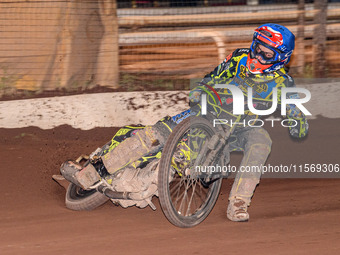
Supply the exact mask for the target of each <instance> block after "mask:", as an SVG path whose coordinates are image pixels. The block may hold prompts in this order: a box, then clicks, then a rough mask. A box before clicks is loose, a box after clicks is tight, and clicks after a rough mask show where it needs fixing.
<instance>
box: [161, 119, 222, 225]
mask: <svg viewBox="0 0 340 255" xmlns="http://www.w3.org/2000/svg"><path fill="white" fill-rule="evenodd" d="M214 134H215V130H214V128H213V127H212V126H211V124H210V123H209V121H207V120H206V119H204V118H202V117H190V118H187V119H185V120H183V121H182V122H181V123H180V124H178V125H177V126H176V128H175V129H174V130H173V132H172V133H171V135H170V136H169V138H168V140H167V142H166V144H165V146H164V149H163V151H162V158H161V161H160V166H159V174H158V192H159V200H160V204H161V207H162V210H163V212H164V214H165V216H166V218H167V219H168V220H169V221H170V222H171V223H172V224H174V225H175V226H178V227H182V228H188V227H193V226H196V225H198V224H199V223H201V222H202V221H203V220H204V219H205V218H206V217H207V216H208V215H209V213H210V212H211V210H212V209H213V207H214V205H215V203H216V200H217V198H218V195H219V191H220V188H221V184H222V179H221V178H219V179H216V180H211V178H210V177H209V176H207V177H204V178H203V177H199V176H197V175H195V174H194V173H193V171H194V168H195V166H197V165H200V162H199V161H200V158H201V156H200V155H202V149H204V148H206V146H205V145H206V144H207V143H208V141H209V139H210V138H211V137H212V136H213V135H214ZM200 153H201V154H200Z"/></svg>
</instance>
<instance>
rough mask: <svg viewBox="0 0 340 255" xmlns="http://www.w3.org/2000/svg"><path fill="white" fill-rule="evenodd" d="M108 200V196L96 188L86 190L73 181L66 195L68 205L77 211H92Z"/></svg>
mask: <svg viewBox="0 0 340 255" xmlns="http://www.w3.org/2000/svg"><path fill="white" fill-rule="evenodd" d="M108 200H109V198H108V197H106V196H105V195H103V194H101V193H100V192H98V191H96V190H95V189H92V190H84V189H82V188H80V187H78V186H77V185H75V184H73V183H71V184H70V185H69V186H68V188H67V191H66V196H65V204H66V207H67V208H69V209H71V210H75V211H84V210H87V211H90V210H93V209H95V208H97V207H99V206H101V205H102V204H104V203H106V202H107V201H108Z"/></svg>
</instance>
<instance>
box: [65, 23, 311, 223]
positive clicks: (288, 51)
mask: <svg viewBox="0 0 340 255" xmlns="http://www.w3.org/2000/svg"><path fill="white" fill-rule="evenodd" d="M294 46H295V36H294V34H293V33H292V32H290V31H289V30H288V29H287V28H286V27H284V26H281V25H278V24H271V23H270V24H264V25H262V26H260V27H258V28H257V29H256V30H255V32H254V36H253V42H252V44H251V46H250V48H249V49H248V48H242V49H237V50H235V51H234V52H233V53H231V54H230V55H229V56H228V57H227V58H226V59H225V60H224V61H223V62H222V63H221V64H220V65H219V66H217V67H216V68H215V69H214V70H213V71H212V72H211V73H210V74H208V75H206V76H205V77H204V79H203V80H202V84H205V85H202V86H198V87H196V88H195V89H193V90H192V91H191V92H190V96H189V100H190V103H191V105H195V104H196V105H197V104H198V105H199V104H200V98H201V96H200V95H201V93H205V92H207V90H208V89H207V88H208V87H210V88H214V85H215V84H228V85H235V86H237V87H238V88H240V89H241V90H242V91H244V93H245V94H246V93H247V88H249V87H252V89H253V102H254V105H255V107H256V109H258V110H261V109H268V108H269V107H270V104H268V102H271V101H272V90H273V88H278V90H279V93H278V94H280V89H281V88H283V87H294V86H295V85H294V81H293V79H292V78H291V77H290V76H289V75H288V74H287V73H286V71H285V68H284V66H285V65H287V64H288V63H289V61H290V58H291V55H292V53H293V50H294ZM216 91H217V93H218V95H219V98H222V105H221V104H220V103H219V100H218V99H217V98H216V97H215V95H214V94H213V93H208V94H209V97H208V102H207V103H208V106H207V109H208V111H209V112H212V113H213V114H214V115H215V116H218V118H219V119H228V118H233V117H236V116H235V115H233V114H231V112H232V103H230V102H232V100H231V99H232V97H231V93H230V92H229V91H228V90H222V89H216ZM287 96H288V97H289V98H297V97H298V95H297V94H296V93H295V94H293V93H291V94H288V95H287ZM196 108H197V106H196ZM190 114H192V111H191V112H190V110H188V111H185V112H183V113H181V114H180V115H177V116H174V117H165V118H163V119H162V120H160V121H158V122H157V123H156V124H155V125H154V126H147V127H145V128H144V127H143V128H139V127H136V128H133V127H131V128H130V129H124V130H125V131H124V132H123V130H122V132H120V135H117V134H116V135H115V137H114V138H115V139H112V141H111V142H110V143H109V144H108V145H107V147H106V149H105V150H104V151H103V153H102V154H101V159H102V161H101V163H100V164H96V165H92V164H89V165H88V166H86V167H85V168H84V169H81V167H80V166H79V165H77V164H76V163H74V162H71V161H67V162H65V163H64V164H63V165H62V167H61V173H62V174H63V176H64V177H65V178H66V179H67V180H69V181H71V182H73V183H75V184H77V185H80V186H82V187H85V188H86V187H90V186H91V185H93V184H94V183H95V182H97V181H98V180H99V179H100V178H102V177H104V176H105V174H112V173H114V172H116V171H118V170H120V169H122V168H124V167H125V166H127V165H129V164H132V163H133V162H135V161H136V160H138V159H139V158H141V157H143V156H145V155H150V153H151V154H152V153H153V154H154V155H155V153H157V152H158V151H160V150H161V148H162V146H163V145H164V144H165V141H166V138H167V137H168V136H169V134H170V133H171V131H172V130H173V128H174V127H175V126H176V124H178V123H179V122H180V121H181V120H183V119H184V118H186V117H188V116H190ZM287 116H288V118H289V119H292V120H294V122H295V124H296V125H292V126H290V127H289V133H290V135H291V136H292V137H294V138H302V137H304V136H306V134H307V132H308V123H307V121H306V118H305V116H304V114H303V113H302V112H301V111H300V110H299V109H298V108H296V107H295V106H294V105H288V106H287ZM257 117H258V116H256V115H254V114H252V113H251V112H250V111H249V109H248V111H247V109H246V113H245V115H244V118H243V120H246V123H247V122H248V121H249V120H252V119H254V120H255V119H256V118H257ZM138 129H139V130H138ZM136 130H137V131H138V132H136ZM118 133H119V131H118ZM126 138H127V139H126ZM271 143H272V142H271V139H270V137H269V134H268V133H267V131H265V130H264V129H263V128H262V127H251V126H243V125H238V126H237V128H236V129H235V130H234V131H233V133H232V134H231V137H230V138H229V140H228V144H229V149H230V151H243V153H244V156H243V159H242V162H241V167H246V166H261V165H264V164H265V162H266V160H267V157H268V155H269V153H270V150H271ZM260 176H261V171H238V173H237V175H236V178H235V181H234V184H233V186H232V189H231V192H230V195H229V205H228V209H227V217H228V219H230V220H231V221H247V220H248V219H249V214H248V212H247V208H248V206H249V205H250V201H251V198H252V196H253V193H254V190H255V188H256V186H257V184H258V183H259V181H260Z"/></svg>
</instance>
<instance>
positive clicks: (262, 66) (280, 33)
mask: <svg viewBox="0 0 340 255" xmlns="http://www.w3.org/2000/svg"><path fill="white" fill-rule="evenodd" d="M259 45H262V46H264V47H266V48H268V49H270V50H272V51H273V52H274V54H273V56H270V57H267V56H266V55H265V54H264V52H262V51H261V50H259V47H260V46H259ZM294 47H295V35H294V34H293V33H292V32H290V31H289V30H288V29H287V28H286V27H284V26H281V25H278V24H272V23H268V24H264V25H262V26H260V27H258V28H257V29H255V32H254V36H253V42H252V44H251V46H250V52H249V54H248V59H247V68H248V69H249V71H250V72H251V73H254V74H259V73H268V72H272V71H275V70H278V69H280V68H282V67H283V66H284V65H287V64H288V62H289V61H290V56H291V55H292V54H293V50H294ZM259 59H260V60H261V61H259Z"/></svg>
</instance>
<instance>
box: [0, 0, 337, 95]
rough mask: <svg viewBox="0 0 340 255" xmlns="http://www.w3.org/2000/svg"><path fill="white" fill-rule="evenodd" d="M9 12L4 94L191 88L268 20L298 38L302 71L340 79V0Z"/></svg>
mask: <svg viewBox="0 0 340 255" xmlns="http://www.w3.org/2000/svg"><path fill="white" fill-rule="evenodd" d="M117 7H118V8H117ZM0 14H1V17H0V45H1V46H0V52H1V54H0V96H1V94H4V93H12V92H13V91H18V90H23V91H46V90H66V91H68V90H86V89H90V88H93V87H95V86H103V87H110V88H115V89H118V90H145V89H154V90H172V89H176V90H178V89H187V88H189V84H190V80H192V79H194V78H195V79H200V78H202V77H203V76H204V75H205V74H206V73H208V72H210V71H211V70H212V69H213V68H214V67H215V66H217V65H218V64H219V63H220V62H221V61H223V59H224V58H225V57H226V56H227V55H228V54H229V53H230V52H232V51H233V50H235V49H236V48H241V47H249V46H250V43H251V40H252V34H253V31H254V29H255V28H256V27H257V26H259V25H261V24H263V23H267V22H273V23H279V24H282V25H285V26H287V27H288V28H289V29H291V31H292V32H293V33H294V34H295V35H296V50H295V52H294V54H293V58H292V61H291V63H290V65H289V69H290V73H291V74H292V75H293V76H295V77H340V3H338V2H336V1H334V2H327V1H325V0H316V1H315V2H314V1H308V2H307V1H298V2H297V1H284V2H283V1H275V0H271V1H261V0H260V1H259V0H247V1H243V0H240V1H238V0H230V1H179V0H177V1H114V0H86V1H80V0H78V1H77V0H49V1H42V0H35V1H30V0H28V1H11V2H10V1H0Z"/></svg>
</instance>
